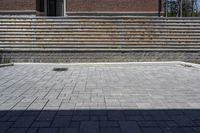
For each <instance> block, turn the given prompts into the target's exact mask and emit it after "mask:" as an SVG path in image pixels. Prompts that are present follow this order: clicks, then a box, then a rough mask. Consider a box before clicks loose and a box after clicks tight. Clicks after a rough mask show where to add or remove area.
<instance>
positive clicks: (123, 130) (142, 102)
mask: <svg viewBox="0 0 200 133" xmlns="http://www.w3.org/2000/svg"><path fill="white" fill-rule="evenodd" d="M182 64H183V63H181V62H170V63H113V64H15V65H14V66H12V67H3V68H0V133H3V132H5V133H9V132H15V133H16V132H20V133H22V132H28V133H37V132H41V133H45V132H48V133H51V132H52V133H62V132H65V133H68V132H69V133H90V132H91V133H106V132H108V133H112V132H113V133H146V132H147V133H150V132H152V133H173V132H176V133H199V131H200V130H199V129H200V65H193V66H192V67H190V66H188V65H182ZM55 67H59V68H60V67H67V68H68V71H64V72H56V71H53V68H55Z"/></svg>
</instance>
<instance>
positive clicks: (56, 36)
mask: <svg viewBox="0 0 200 133" xmlns="http://www.w3.org/2000/svg"><path fill="white" fill-rule="evenodd" d="M88 38H90V39H122V40H127V39H170V40H173V39H200V36H199V35H196V36H194V35H191V36H188V35H182V36H176V35H170V34H169V35H168V36H166V35H151V34H148V35H129V34H127V35H121V34H117V35H92V34H90V35H87V36H86V35H0V40H2V39H3V40H6V39H7V40H9V39H14V40H23V39H25V40H27V39H34V40H35V39H39V40H40V39H44V40H45V39H52V40H54V39H61V40H62V39H88Z"/></svg>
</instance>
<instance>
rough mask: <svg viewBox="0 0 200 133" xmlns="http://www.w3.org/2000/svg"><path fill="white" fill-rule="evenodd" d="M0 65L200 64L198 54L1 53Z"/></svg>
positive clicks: (153, 52) (199, 54) (199, 53)
mask: <svg viewBox="0 0 200 133" xmlns="http://www.w3.org/2000/svg"><path fill="white" fill-rule="evenodd" d="M0 59H1V62H2V63H10V62H53V63H56V62H63V63H65V62H130V61H133V62H143V61H144V62H151V61H187V62H194V63H200V52H172V51H171V52H170V51H166V52H158V51H157V52H155V51H151V52H148V51H147V52H142V51H141V52H125V53H122V52H87V51H86V52H1V53H0Z"/></svg>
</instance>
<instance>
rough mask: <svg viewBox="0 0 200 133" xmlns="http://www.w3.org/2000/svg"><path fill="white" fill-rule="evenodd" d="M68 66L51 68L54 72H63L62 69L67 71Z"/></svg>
mask: <svg viewBox="0 0 200 133" xmlns="http://www.w3.org/2000/svg"><path fill="white" fill-rule="evenodd" d="M67 70H68V68H65V67H60V68H53V71H56V72H63V71H67Z"/></svg>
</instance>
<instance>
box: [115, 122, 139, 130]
mask: <svg viewBox="0 0 200 133" xmlns="http://www.w3.org/2000/svg"><path fill="white" fill-rule="evenodd" d="M119 124H120V128H121V131H122V133H141V132H142V131H141V129H140V127H139V126H138V124H137V123H136V122H129V121H121V122H119Z"/></svg>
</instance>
